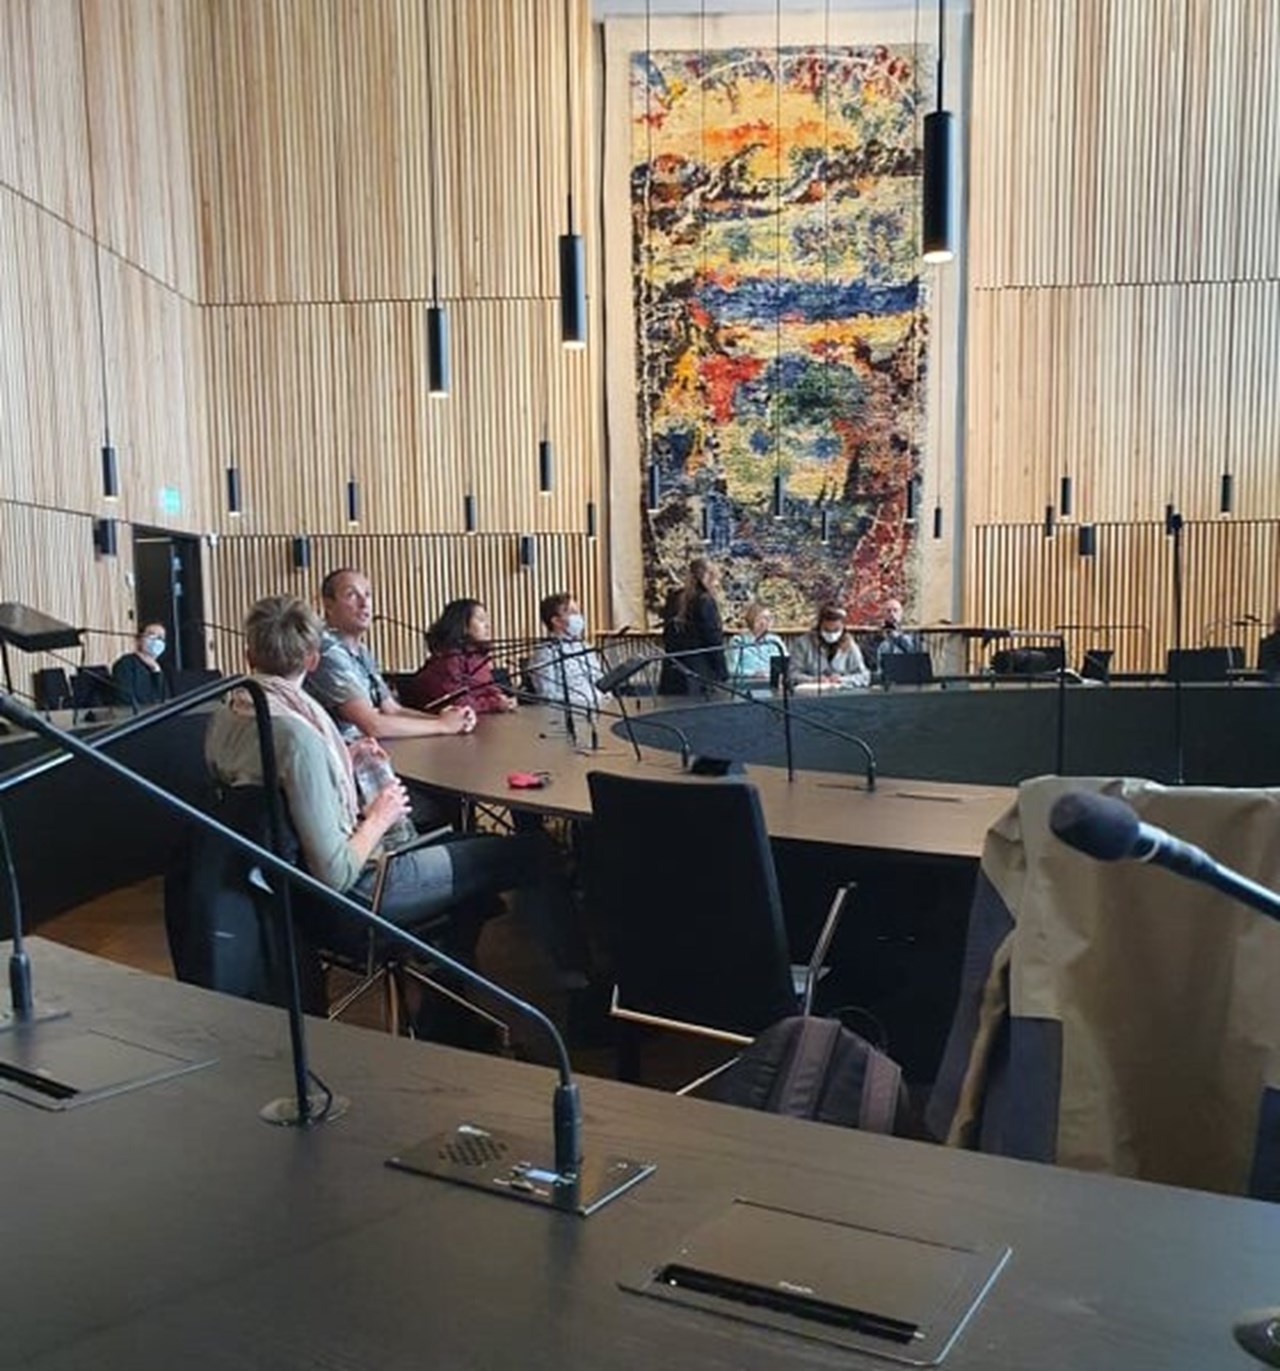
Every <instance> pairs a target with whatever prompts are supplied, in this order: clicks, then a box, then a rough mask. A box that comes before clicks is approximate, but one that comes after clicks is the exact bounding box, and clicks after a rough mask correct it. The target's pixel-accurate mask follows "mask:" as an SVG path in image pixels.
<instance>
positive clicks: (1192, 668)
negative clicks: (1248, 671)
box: [1165, 647, 1231, 681]
mask: <svg viewBox="0 0 1280 1371" xmlns="http://www.w3.org/2000/svg"><path fill="white" fill-rule="evenodd" d="M1230 670H1231V649H1230V648H1228V647H1186V648H1170V649H1169V652H1168V655H1167V657H1166V660H1165V675H1166V676H1167V677H1168V678H1169V680H1171V681H1178V680H1181V681H1225V680H1226V679H1227V672H1228V671H1230Z"/></svg>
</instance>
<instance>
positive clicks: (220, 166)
mask: <svg viewBox="0 0 1280 1371" xmlns="http://www.w3.org/2000/svg"><path fill="white" fill-rule="evenodd" d="M218 47H219V45H218V44H217V43H214V44H213V88H214V91H215V92H219V93H220V92H221V90H222V75H221V72H220V70H219V63H218ZM213 130H214V156H215V159H216V166H217V174H218V260H219V264H220V266H221V271H222V320H223V328H222V346H223V353H224V356H225V358H226V368H227V372H228V374H230V369H231V299H230V297H231V286H230V281H231V274H230V270H229V267H228V253H227V239H228V233H227V177H226V163H225V161H224V158H223V143H222V121H221V119H220V118H215V119H214V122H213ZM224 414H225V421H226V445H227V469H226V482H227V513H228V514H229V515H230V516H231V517H232V518H238V517H239V515H240V513H241V511H242V509H243V498H242V497H243V492H242V490H241V487H240V467H239V464H238V463H237V461H236V446H235V427H234V424H235V420H234V417H233V412H232V406H231V404H230V402H229V400H228V403H227V405H226V406H225V408H224Z"/></svg>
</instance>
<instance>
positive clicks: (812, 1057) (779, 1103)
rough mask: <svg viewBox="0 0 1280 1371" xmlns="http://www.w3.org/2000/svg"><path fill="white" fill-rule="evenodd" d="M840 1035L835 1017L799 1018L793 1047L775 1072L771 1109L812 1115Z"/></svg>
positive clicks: (805, 1117) (799, 1116)
mask: <svg viewBox="0 0 1280 1371" xmlns="http://www.w3.org/2000/svg"><path fill="white" fill-rule="evenodd" d="M839 1039H840V1024H839V1023H838V1022H837V1021H836V1020H835V1019H815V1018H810V1017H807V1016H806V1017H804V1018H802V1019H800V1020H799V1032H798V1033H797V1034H796V1038H795V1047H794V1050H793V1051H792V1053H791V1056H790V1058H789V1060H788V1061H787V1063H786V1066H785V1068H784V1069H783V1070H782V1071H780V1072H779V1073H778V1082H777V1087H776V1089H775V1090H774V1093H773V1099H772V1100H770V1102H769V1107H770V1109H772V1110H773V1111H774V1113H777V1114H790V1115H791V1116H793V1117H795V1118H801V1119H811V1118H813V1117H814V1115H815V1113H816V1112H817V1108H818V1102H819V1101H820V1100H821V1098H822V1093H823V1090H824V1088H825V1086H826V1080H827V1072H828V1070H829V1069H830V1067H831V1059H832V1057H833V1056H834V1054H835V1050H836V1043H837V1042H838V1041H839Z"/></svg>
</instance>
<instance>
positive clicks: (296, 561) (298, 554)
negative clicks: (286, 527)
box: [293, 533, 311, 571]
mask: <svg viewBox="0 0 1280 1371" xmlns="http://www.w3.org/2000/svg"><path fill="white" fill-rule="evenodd" d="M310 566H311V539H310V538H308V537H307V536H306V534H305V533H304V534H302V535H301V536H300V537H297V538H295V539H294V540H293V569H294V570H295V571H307V570H309V569H310Z"/></svg>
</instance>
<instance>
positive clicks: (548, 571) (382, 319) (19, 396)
mask: <svg viewBox="0 0 1280 1371" xmlns="http://www.w3.org/2000/svg"><path fill="white" fill-rule="evenodd" d="M569 10H570V14H569V21H570V24H571V26H572V38H573V43H572V54H571V56H570V54H569V53H568V52H567V48H566V38H567V37H568V34H567V32H566V26H565V25H566V21H565V7H564V6H563V5H562V4H559V3H555V4H551V3H547V0H426V7H425V8H424V3H423V0H252V3H246V2H245V0H191V3H179V2H178V0H6V3H5V4H4V5H3V6H0V310H2V311H3V313H2V314H0V361H2V362H3V371H2V374H0V402H2V403H0V438H2V439H3V450H0V478H2V479H3V487H2V488H0V501H4V502H13V503H14V505H15V508H13V509H8V508H6V511H5V516H4V517H5V518H6V519H7V520H10V521H11V522H12V526H13V528H16V529H19V530H27V531H26V532H22V533H21V536H20V537H19V536H18V535H16V534H15V535H14V536H15V538H17V541H16V542H15V543H13V544H11V546H12V548H13V549H14V555H15V556H16V555H18V554H19V552H20V550H21V549H25V548H26V546H27V543H26V541H24V540H26V539H27V538H28V537H34V536H36V535H35V534H34V533H31V532H30V530H31V529H33V528H35V527H36V525H34V524H32V523H31V519H32V518H34V517H35V516H34V515H32V514H30V513H24V512H23V511H26V510H29V509H30V508H36V507H38V508H48V509H50V510H53V511H61V512H63V514H65V515H66V516H67V520H68V521H69V522H67V523H66V524H65V526H66V527H67V528H71V527H73V526H74V527H80V524H81V523H82V522H83V521H84V517H85V516H95V515H97V516H101V515H104V514H111V515H113V516H115V517H117V518H119V519H120V520H121V521H122V524H121V546H122V549H125V548H127V547H128V544H129V529H128V524H129V523H143V524H155V525H161V526H164V527H171V528H175V529H178V530H187V531H199V532H209V533H212V534H216V535H219V536H220V539H221V552H220V553H219V555H218V556H216V557H213V556H212V555H211V556H210V560H209V562H208V567H207V569H208V570H209V571H210V572H211V573H212V574H211V575H210V576H207V577H206V583H207V584H209V585H210V586H211V589H210V595H211V597H212V601H213V603H215V604H216V606H217V607H218V609H219V611H220V610H221V607H222V606H223V605H234V606H236V609H235V611H234V612H235V613H238V612H239V609H240V608H241V607H242V605H243V602H244V601H245V599H246V596H247V597H248V598H252V596H253V595H254V594H262V593H266V592H268V591H272V590H276V589H279V588H281V580H280V576H279V574H278V568H277V566H276V564H275V561H273V560H272V559H271V558H264V557H262V556H261V555H260V552H261V548H262V547H263V546H264V544H263V543H261V542H260V541H258V540H259V539H261V538H262V537H263V536H267V537H270V538H272V539H273V540H274V541H273V542H272V543H271V546H273V547H274V548H275V550H276V551H277V552H279V551H280V549H281V548H284V549H285V551H286V553H287V539H288V537H289V536H290V535H293V534H295V533H300V532H306V533H310V534H316V535H321V536H318V538H317V544H316V566H317V568H320V567H322V566H323V565H324V562H325V558H326V556H327V555H328V552H329V550H330V549H331V548H332V549H337V548H339V547H344V546H346V538H347V536H348V534H349V533H352V534H354V533H357V532H358V534H359V538H358V540H357V541H356V542H355V543H353V544H352V546H353V547H358V548H360V549H361V558H360V560H364V561H367V562H368V563H369V565H370V569H371V571H372V570H373V569H374V568H375V567H377V568H378V569H379V580H380V581H381V582H383V583H384V584H383V585H382V587H381V590H382V594H383V604H384V607H385V608H387V609H388V611H389V612H392V613H395V614H396V617H406V618H407V617H412V618H414V619H415V620H416V619H417V618H419V617H422V615H424V614H425V613H426V612H427V602H426V601H425V600H422V601H421V603H420V602H419V596H418V592H417V591H413V592H412V593H411V590H410V586H411V585H413V584H416V581H415V578H414V576H411V575H409V573H408V571H407V570H406V569H404V568H398V567H397V566H396V565H394V564H393V563H392V562H391V561H388V560H387V559H388V558H390V557H393V556H395V555H400V554H401V553H404V552H405V551H406V549H409V548H412V547H417V546H418V543H417V542H414V541H413V539H414V538H417V537H418V535H423V534H431V535H434V539H433V541H432V542H431V544H430V545H431V547H432V548H433V551H432V554H431V555H432V558H433V559H434V560H433V562H432V565H433V566H434V567H435V568H436V572H435V573H433V574H434V576H435V580H434V582H433V586H434V585H436V584H438V585H439V586H440V587H445V588H446V589H445V590H443V591H442V593H450V594H452V593H465V592H471V591H475V592H477V593H479V594H482V595H484V596H486V598H488V599H490V600H491V601H493V602H494V605H495V608H496V609H498V610H500V612H501V615H502V617H503V618H504V619H506V620H508V621H509V622H507V624H506V626H505V628H504V631H506V632H529V631H532V630H533V628H534V627H535V622H536V600H537V595H536V594H533V593H532V591H531V586H535V585H536V586H537V587H538V589H539V591H540V593H541V592H544V591H545V590H546V589H548V588H550V589H556V588H560V587H562V586H564V585H571V586H572V588H573V589H574V590H575V591H577V592H578V593H579V594H580V595H582V597H583V598H584V599H585V600H586V601H587V602H588V603H589V604H591V605H592V606H593V612H598V613H603V611H602V610H599V609H598V606H597V601H598V596H599V585H600V582H601V577H600V562H599V550H600V544H599V543H597V542H595V541H590V540H588V539H586V537H585V527H586V517H587V516H586V506H587V502H588V500H589V499H594V500H595V501H596V502H597V505H598V507H599V518H600V526H601V529H602V531H603V528H604V518H605V511H604V505H603V485H604V483H603V480H602V479H601V474H600V465H601V432H600V428H601V411H600V405H599V402H598V392H599V374H598V360H597V348H598V340H599V338H600V331H599V322H600V320H599V315H598V302H597V301H595V300H592V301H591V306H592V324H593V329H594V331H593V347H592V348H591V349H589V350H588V351H586V352H585V353H584V352H566V351H565V350H564V349H563V348H561V347H560V345H559V341H558V336H557V333H558V320H557V312H556V311H557V302H556V293H557V290H558V278H557V268H556V248H557V243H556V239H557V235H558V234H559V233H560V232H562V231H564V229H565V226H566V224H565V220H566V213H567V211H566V207H565V196H566V188H567V179H568V169H567V167H566V159H565V156H564V148H565V146H566V135H567V126H568V125H567V118H566V108H565V104H566V102H565V91H566V71H569V72H570V81H569V87H570V89H571V92H572V95H573V108H574V144H575V162H574V169H573V172H574V177H575V187H576V191H577V198H578V203H577V213H576V221H577V222H576V227H577V228H578V229H579V231H585V230H586V229H587V228H588V220H589V217H590V216H589V215H588V214H587V212H586V207H587V206H588V205H591V204H593V203H594V192H593V189H592V186H591V184H590V180H589V177H590V171H589V168H590V165H591V156H590V149H591V147H592V138H593V135H592V131H591V128H590V122H591V109H592V101H591V99H590V98H589V91H590V79H589V71H590V51H591V44H590V17H589V8H588V4H587V0H572V3H571V4H570V6H569ZM428 21H429V23H430V26H431V40H432V44H433V52H432V60H431V62H430V69H429V70H428V63H427V50H426V38H427V27H426V26H427V22H428ZM429 110H430V111H431V113H432V115H433V117H434V120H435V124H436V131H437V142H438V154H437V160H438V167H437V173H436V176H435V178H434V181H433V180H432V178H431V177H430V175H429V157H428V151H429V149H428V142H427V131H428V127H429V121H428V117H427V116H428V111H429ZM91 172H92V176H91ZM433 197H434V202H433ZM95 214H96V224H97V233H96V237H97V241H98V242H99V243H100V245H101V251H100V253H99V256H98V266H99V267H100V270H101V277H102V297H103V311H102V312H103V333H104V335H105V353H106V365H105V370H106V398H107V408H108V410H109V414H110V427H111V435H112V438H113V441H114V442H115V445H116V446H117V448H118V450H119V454H120V470H121V483H122V493H121V498H120V500H119V501H118V502H116V503H114V504H108V503H107V502H106V501H104V499H103V496H102V491H101V475H100V468H99V461H98V449H99V447H100V445H101V443H102V440H103V417H104V415H103V409H104V404H103V394H102V391H103V381H102V369H103V368H102V364H101V357H100V347H99V339H98V306H97V289H96V276H95V250H94V224H95ZM433 219H434V220H436V221H438V223H439V225H440V237H439V243H438V244H437V243H436V242H435V241H434V230H433ZM587 248H588V259H589V263H590V262H591V261H593V260H594V257H595V252H596V244H595V243H594V241H593V240H592V236H591V234H590V233H589V232H588V233H587ZM433 258H434V259H437V260H438V270H439V288H440V294H441V296H442V297H443V298H444V299H445V300H446V302H447V303H448V305H449V308H450V314H451V321H452V328H453V339H454V349H453V362H454V367H453V370H454V393H453V395H452V396H451V397H449V398H448V399H446V400H440V401H428V399H427V397H426V394H425V384H424V380H425V337H424V303H425V302H426V301H427V300H428V299H429V298H430V296H431V292H432V282H431V275H432V263H433ZM544 426H545V429H546V431H547V432H548V434H549V436H550V438H551V440H552V442H553V445H554V449H555V454H556V460H555V468H556V470H555V477H556V479H555V488H554V491H553V492H552V493H551V494H549V495H541V494H539V492H538V491H537V441H538V438H539V436H540V435H541V433H542V431H543V429H544ZM228 465H236V466H238V467H239V468H240V472H241V485H242V490H243V493H244V502H245V508H244V512H243V514H241V515H239V516H233V515H231V514H230V513H229V512H228V511H227V510H225V508H224V495H223V491H224V473H225V468H226V467H227V466H228ZM351 476H354V477H355V478H357V479H358V480H359V482H360V487H361V506H362V508H361V521H360V525H359V529H358V530H348V528H347V524H346V511H345V505H344V495H345V484H346V481H347V479H348V478H349V477H351ZM468 489H471V490H473V491H474V493H475V495H476V497H477V502H478V510H479V525H480V530H481V533H482V535H484V536H482V537H480V538H468V537H466V536H465V535H464V534H463V532H462V527H463V499H462V497H463V494H464V492H465V491H466V490H468ZM162 490H164V491H166V492H173V491H176V492H178V496H179V499H180V502H181V512H180V513H179V514H177V515H175V514H173V513H171V512H169V509H170V508H171V498H172V497H171V496H168V497H167V498H166V502H165V505H164V506H162V504H161V491H162ZM72 516H80V519H79V521H77V519H75V518H72ZM55 523H56V521H55ZM52 526H53V525H51V526H50V527H52ZM56 526H57V527H59V528H61V527H63V526H64V525H63V524H56ZM6 527H8V525H6ZM85 527H87V524H85ZM520 533H532V534H535V535H538V537H539V546H540V547H542V545H543V544H544V543H545V545H546V547H547V549H549V550H548V551H547V553H546V556H545V559H544V560H546V561H547V563H548V564H547V565H545V566H543V565H541V564H540V566H539V569H538V571H537V572H536V573H535V574H533V575H530V574H528V573H523V572H518V571H516V570H515V569H514V556H515V553H514V548H515V546H516V538H517V535H518V534H520ZM410 535H412V537H410ZM241 539H244V540H246V550H245V551H244V553H243V558H241V553H240V552H237V551H236V547H235V545H236V544H237V542H238V541H239V540H241ZM329 539H335V540H337V541H334V542H330V541H328V540H329ZM383 539H385V540H386V541H385V544H384V543H381V542H379V541H378V540H383ZM50 546H51V547H52V548H54V549H60V551H57V553H56V557H55V561H56V565H47V566H46V565H45V562H44V561H42V562H41V565H42V567H43V568H44V570H45V571H46V572H47V574H48V575H49V576H50V577H51V578H52V579H54V580H56V581H58V582H59V584H60V585H62V586H64V587H65V586H77V587H85V586H89V585H91V584H96V582H93V580H92V578H93V577H94V576H97V575H99V573H100V572H102V571H103V567H102V566H101V565H100V564H99V563H98V562H97V561H96V560H95V559H94V558H93V555H92V551H91V547H90V544H89V542H88V537H87V534H86V535H84V536H81V534H75V535H74V536H73V535H71V534H68V535H67V536H65V537H62V536H59V538H58V539H56V540H55V541H54V543H52V544H51V545H50ZM423 546H426V544H423ZM482 546H492V547H493V548H495V549H496V548H501V549H504V551H503V552H502V553H498V552H496V551H495V552H494V553H493V555H491V556H487V557H481V556H480V555H479V553H478V551H477V549H478V548H480V547H482ZM556 548H572V549H575V551H573V553H572V555H570V554H569V553H568V552H566V553H564V554H563V556H561V554H560V553H557V552H554V551H553V550H554V549H556ZM508 553H509V554H510V555H508ZM250 554H252V555H250ZM23 555H25V554H23ZM282 555H283V554H282ZM413 555H414V556H415V557H417V556H418V554H417V553H414V554H413ZM557 557H558V558H560V560H559V561H558V562H557V561H556V560H555V559H556V558H557ZM237 559H241V560H237ZM419 560H420V559H419ZM8 564H10V563H9V562H8V559H6V565H8ZM128 565H129V563H128V559H127V558H126V557H122V558H121V559H120V560H119V561H118V563H116V564H115V566H114V567H107V568H106V571H107V572H108V573H110V574H108V576H107V583H108V584H109V586H110V588H111V593H112V594H113V595H114V596H115V597H116V598H115V600H114V601H113V604H112V606H111V607H110V612H108V607H107V606H105V605H102V604H99V603H98V602H97V600H95V599H94V598H93V597H92V596H90V598H89V599H87V600H85V601H84V603H83V604H82V605H81V608H80V611H79V612H74V613H73V612H72V611H71V609H68V610H67V613H68V614H69V616H70V617H71V618H74V619H77V620H79V621H81V622H87V623H89V622H97V621H100V620H101V621H105V622H109V623H112V624H114V623H115V622H117V621H118V622H121V623H124V622H126V621H127V614H128V609H129V605H130V601H131V600H132V593H131V590H130V589H129V586H128V583H127V580H126V578H125V577H126V572H127V570H128ZM414 565H417V563H416V562H415V563H414ZM236 567H240V568H241V569H242V570H241V571H236V570H234V568H236ZM223 568H230V569H229V570H227V571H226V572H225V577H227V578H229V579H223V578H224V571H223ZM245 568H251V569H253V574H254V575H260V577H261V579H260V580H258V581H257V582H256V583H253V584H251V583H250V582H249V581H247V580H244V579H243V576H248V575H249V571H248V570H245ZM286 571H287V567H286ZM544 577H545V578H547V580H546V585H545V586H544V585H543V584H542V581H543V578H544ZM14 584H16V582H15V583H14ZM23 584H24V586H25V585H27V584H28V583H27V582H26V581H24V582H23ZM284 584H292V581H291V580H290V579H289V576H288V575H286V577H285V582H284ZM23 593H24V594H25V593H35V592H34V591H24V592H23ZM84 593H85V594H86V595H88V594H89V591H88V590H85V592H84ZM17 594H18V592H17V591H16V590H14V589H12V587H11V586H10V585H9V584H8V583H3V584H0V597H5V596H15V597H16V596H17ZM431 595H432V605H431V607H432V608H438V604H437V603H435V598H436V592H435V590H434V589H433V590H432V592H431ZM36 603H40V604H46V599H45V598H37V600H36ZM216 617H217V615H216V614H215V618H216ZM223 617H225V614H224V615H223Z"/></svg>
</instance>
